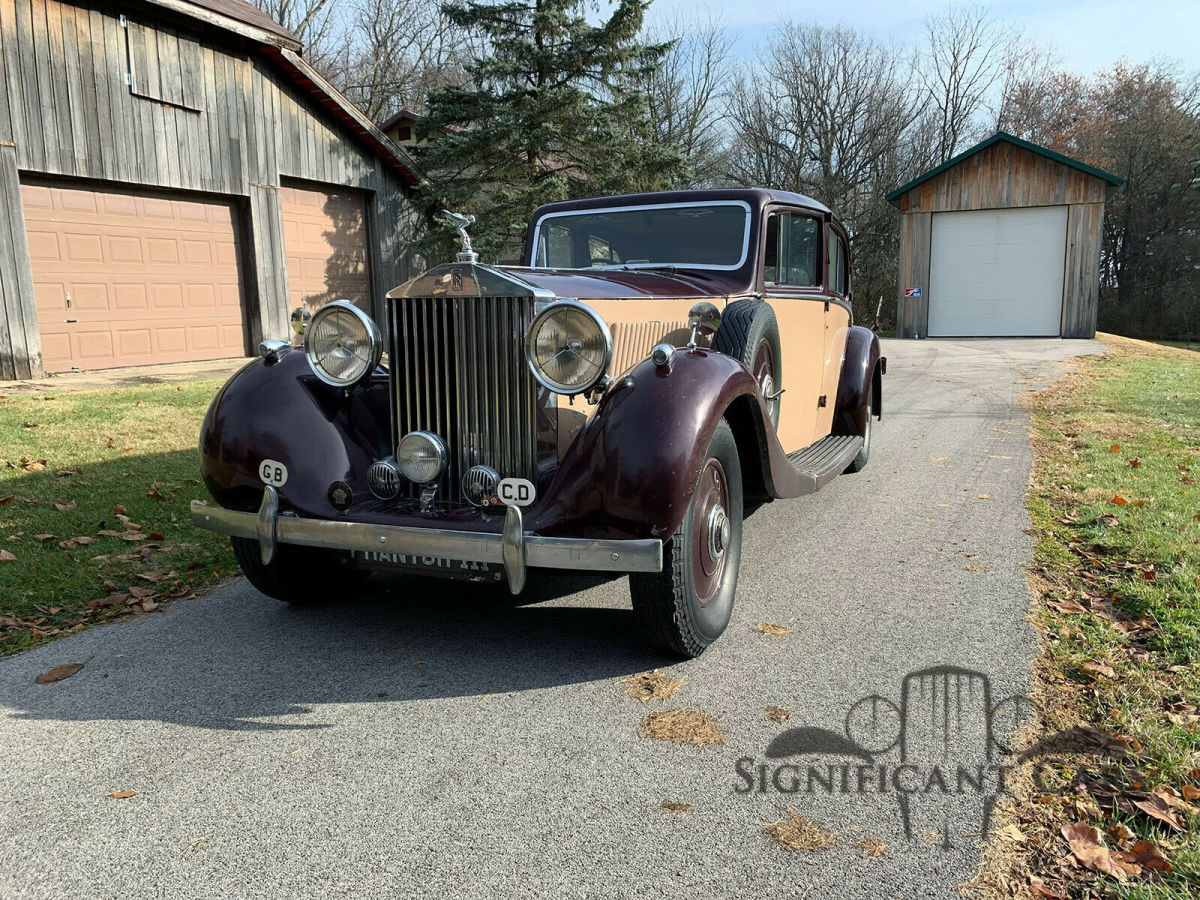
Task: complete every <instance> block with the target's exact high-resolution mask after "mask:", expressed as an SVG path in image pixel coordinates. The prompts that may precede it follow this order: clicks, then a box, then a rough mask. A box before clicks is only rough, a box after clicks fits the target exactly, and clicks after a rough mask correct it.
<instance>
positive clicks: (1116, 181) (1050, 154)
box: [883, 131, 1125, 203]
mask: <svg viewBox="0 0 1200 900" xmlns="http://www.w3.org/2000/svg"><path fill="white" fill-rule="evenodd" d="M1000 141H1008V143H1010V144H1015V145H1016V146H1018V147H1021V148H1023V149H1025V150H1028V151H1030V152H1031V153H1036V154H1037V155H1038V156H1044V157H1046V159H1052V160H1054V161H1055V162H1057V163H1062V164H1063V165H1064V166H1069V167H1070V168H1072V169H1077V170H1078V171H1080V172H1083V173H1085V174H1087V175H1092V176H1095V177H1096V178H1099V179H1102V180H1103V181H1107V182H1108V183H1109V184H1111V185H1112V186H1113V187H1120V186H1121V185H1123V184H1124V183H1125V179H1124V178H1121V177H1120V176H1117V175H1114V174H1112V172H1105V171H1104V170H1103V169H1097V168H1096V167H1095V166H1089V165H1088V164H1087V163H1084V162H1080V161H1079V160H1077V159H1072V158H1071V157H1069V156H1063V155H1062V154H1061V153H1055V152H1054V151H1053V150H1051V149H1050V148H1048V147H1043V146H1042V145H1041V144H1035V143H1033V142H1031V141H1024V140H1021V138H1019V137H1016V136H1015V135H1012V134H1009V133H1008V132H1005V131H997V132H996V133H995V134H993V135H992V136H991V137H990V138H988V139H987V140H986V141H981V142H980V143H978V144H976V145H975V146H974V147H972V148H970V149H969V150H964V151H963V152H962V153H960V154H958V156H955V157H953V158H952V159H948V160H946V161H945V162H944V163H942V164H941V165H940V166H937V167H936V168H933V169H930V170H929V171H928V172H926V173H925V174H924V175H918V176H917V177H916V178H914V179H913V180H912V181H910V182H909V183H908V184H905V185H901V186H900V187H898V188H896V189H895V190H894V191H892V192H891V193H890V194H888V195H887V196H885V197H884V198H883V199H885V200H886V201H887V202H888V203H894V202H895V201H896V200H898V199H899V198H900V196H901V195H902V194H907V193H908V192H909V191H911V190H912V189H913V188H915V187H916V186H917V185H919V184H924V183H925V182H926V181H928V180H929V179H930V178H934V177H936V176H938V175H941V174H942V173H943V172H945V171H946V170H947V169H952V168H953V167H954V166H957V165H958V164H959V163H960V162H962V161H963V160H964V159H966V158H967V157H969V156H974V155H975V154H976V153H978V152H979V151H980V150H986V149H987V148H988V147H990V146H992V144H995V143H998V142H1000Z"/></svg>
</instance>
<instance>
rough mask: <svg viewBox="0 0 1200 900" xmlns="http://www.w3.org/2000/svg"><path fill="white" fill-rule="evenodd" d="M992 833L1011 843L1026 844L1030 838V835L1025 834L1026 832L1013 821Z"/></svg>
mask: <svg viewBox="0 0 1200 900" xmlns="http://www.w3.org/2000/svg"><path fill="white" fill-rule="evenodd" d="M992 834H994V835H996V837H998V838H1000V840H1002V841H1007V842H1008V843H1010V844H1024V843H1025V842H1026V841H1027V840H1029V837H1028V835H1026V834H1025V832H1023V831H1021V829H1020V828H1018V827H1017V826H1016V825H1013V824H1011V823H1010V824H1008V825H1005V826H1004V827H1003V828H1000V829H997V830H996V831H993V832H992Z"/></svg>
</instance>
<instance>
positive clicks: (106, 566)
mask: <svg viewBox="0 0 1200 900" xmlns="http://www.w3.org/2000/svg"><path fill="white" fill-rule="evenodd" d="M220 385H221V382H219V381H200V382H194V383H189V384H180V385H174V384H168V385H146V386H141V387H133V388H114V389H109V390H103V391H79V392H74V391H62V392H60V393H51V394H9V395H3V394H2V393H0V558H2V560H3V561H0V653H8V652H12V651H14V650H19V649H22V648H24V647H29V646H32V645H34V644H36V643H39V642H41V641H44V640H47V639H50V638H53V637H55V636H59V635H63V634H66V633H70V632H71V631H73V630H77V629H80V628H85V627H87V626H88V625H89V624H92V623H95V622H99V621H104V620H106V619H109V618H112V617H114V616H119V615H146V614H148V613H152V612H153V611H154V610H155V609H157V608H158V606H159V605H161V604H162V603H163V602H167V601H169V600H170V599H172V598H177V597H181V596H187V595H189V594H191V593H192V592H194V591H195V590H196V589H198V588H200V587H203V586H206V585H210V584H212V583H213V582H215V581H218V580H220V579H222V578H224V577H227V576H229V575H230V574H233V573H235V572H236V564H235V563H234V561H233V555H232V553H231V551H230V550H229V541H228V539H226V538H223V537H219V536H217V535H215V534H212V533H210V532H206V531H201V530H199V529H196V528H193V527H192V524H191V519H190V517H189V514H188V503H189V502H190V501H191V500H192V499H208V492H207V491H206V490H205V489H204V485H203V484H202V483H201V481H200V477H199V459H198V454H197V450H196V447H197V441H198V439H199V431H200V423H201V421H202V420H203V418H204V413H205V411H206V410H207V409H208V405H209V403H210V402H211V401H212V398H213V396H214V395H215V394H216V392H217V390H218V388H219V387H220ZM64 543H65V544H66V546H63V545H64ZM10 557H11V558H10Z"/></svg>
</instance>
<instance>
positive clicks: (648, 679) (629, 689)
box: [621, 669, 684, 703]
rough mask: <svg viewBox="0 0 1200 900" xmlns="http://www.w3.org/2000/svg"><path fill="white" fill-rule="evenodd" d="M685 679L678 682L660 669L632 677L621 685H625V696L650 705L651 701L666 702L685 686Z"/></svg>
mask: <svg viewBox="0 0 1200 900" xmlns="http://www.w3.org/2000/svg"><path fill="white" fill-rule="evenodd" d="M683 681H684V679H681V680H679V681H676V680H674V679H671V678H668V677H667V676H666V675H663V674H662V673H661V672H659V671H658V669H655V670H654V671H653V672H642V673H641V674H640V675H630V676H629V677H628V678H626V679H625V680H624V681H622V682H621V683H622V684H623V685H625V696H626V697H630V698H632V699H634V700H641V701H642V702H643V703H649V702H650V701H651V700H666V699H667V698H669V697H670V696H671V695H672V694H674V693H675V692H676V691H677V690H679V688H680V687H682V686H683Z"/></svg>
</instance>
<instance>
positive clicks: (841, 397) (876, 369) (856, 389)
mask: <svg viewBox="0 0 1200 900" xmlns="http://www.w3.org/2000/svg"><path fill="white" fill-rule="evenodd" d="M882 368H883V367H882V366H881V365H880V363H879V338H878V337H876V336H875V333H874V332H873V331H871V329H869V328H863V327H862V326H860V325H853V326H851V327H850V331H849V334H848V335H847V336H846V353H845V356H843V357H842V374H841V378H840V379H839V380H838V392H837V406H836V407H835V408H834V416H833V431H834V434H862V433H863V426H864V425H865V424H866V423H865V422H860V421H859V419H860V418H861V417H862V415H861V410H862V408H863V407H864V406H865V405H866V403H867V397H868V396H872V395H871V387H872V386H874V388H875V391H874V395H873V397H872V401H871V414H873V415H875V416H882V415H883V379H882V377H881V375H882Z"/></svg>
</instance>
